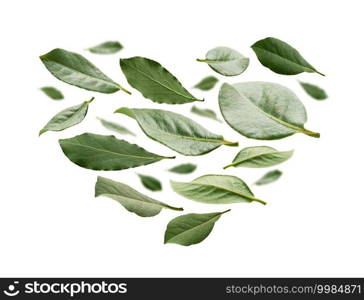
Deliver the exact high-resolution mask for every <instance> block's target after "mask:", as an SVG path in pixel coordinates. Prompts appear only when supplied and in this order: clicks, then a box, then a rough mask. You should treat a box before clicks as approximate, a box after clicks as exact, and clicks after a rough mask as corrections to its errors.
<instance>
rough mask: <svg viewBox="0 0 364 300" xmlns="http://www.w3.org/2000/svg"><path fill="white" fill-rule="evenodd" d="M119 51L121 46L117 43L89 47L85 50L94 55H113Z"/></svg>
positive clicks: (110, 42)
mask: <svg viewBox="0 0 364 300" xmlns="http://www.w3.org/2000/svg"><path fill="white" fill-rule="evenodd" d="M121 49H123V46H122V45H121V44H120V43H119V42H118V41H108V42H104V43H101V44H98V45H96V46H93V47H90V48H88V49H87V50H88V51H90V52H91V53H95V54H114V53H116V52H119V51H120V50H121Z"/></svg>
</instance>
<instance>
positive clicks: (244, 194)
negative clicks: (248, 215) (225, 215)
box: [171, 175, 266, 204]
mask: <svg viewBox="0 0 364 300" xmlns="http://www.w3.org/2000/svg"><path fill="white" fill-rule="evenodd" d="M171 185H172V188H173V190H174V191H175V192H176V193H178V194H180V195H181V196H183V197H186V198H187V199H190V200H194V201H197V202H203V203H208V204H230V203H240V202H253V201H256V202H259V203H262V204H266V203H265V202H264V201H262V200H260V199H257V198H255V197H254V195H253V193H252V191H251V190H250V189H249V187H248V186H247V184H246V183H245V182H244V181H243V180H241V179H240V178H238V177H236V176H230V175H204V176H201V177H198V178H196V179H195V180H193V181H191V182H177V181H171Z"/></svg>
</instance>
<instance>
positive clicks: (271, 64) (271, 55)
mask: <svg viewBox="0 0 364 300" xmlns="http://www.w3.org/2000/svg"><path fill="white" fill-rule="evenodd" d="M251 47H252V49H253V50H254V52H255V54H256V55H257V57H258V59H259V61H260V63H261V64H262V65H263V66H265V67H267V68H269V69H271V70H272V71H273V72H275V73H278V74H283V75H296V74H299V73H302V72H309V73H312V72H316V73H318V74H320V75H323V76H325V75H324V74H322V73H320V72H319V71H317V70H316V69H315V68H314V67H313V66H312V65H310V64H309V63H308V62H307V61H306V60H305V59H304V58H303V57H302V56H301V54H300V53H299V52H298V51H297V50H296V49H295V48H293V47H291V46H290V45H288V44H287V43H285V42H283V41H281V40H279V39H276V38H273V37H268V38H265V39H263V40H260V41H258V42H256V43H255V44H254V45H252V46H251Z"/></svg>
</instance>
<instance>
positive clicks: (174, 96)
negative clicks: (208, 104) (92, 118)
mask: <svg viewBox="0 0 364 300" xmlns="http://www.w3.org/2000/svg"><path fill="white" fill-rule="evenodd" d="M120 67H121V70H122V71H123V73H124V75H125V77H126V79H127V80H128V83H129V84H130V85H131V86H132V87H133V88H135V89H137V90H138V91H139V92H141V93H142V95H143V96H144V97H145V98H148V99H150V100H152V101H154V102H158V103H167V104H183V103H188V102H194V101H204V100H200V99H197V98H195V97H194V96H193V95H191V94H190V92H189V91H187V90H186V89H185V88H184V87H183V86H182V84H181V83H180V82H179V81H178V79H177V78H176V77H175V76H174V75H172V74H171V73H170V72H169V71H168V70H167V69H165V68H164V67H163V66H162V65H161V64H160V63H158V62H156V61H154V60H151V59H149V58H145V57H139V56H136V57H131V58H126V59H120Z"/></svg>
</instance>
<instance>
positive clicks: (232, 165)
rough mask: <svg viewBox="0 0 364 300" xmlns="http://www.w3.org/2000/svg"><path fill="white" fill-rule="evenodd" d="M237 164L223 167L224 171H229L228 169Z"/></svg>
mask: <svg viewBox="0 0 364 300" xmlns="http://www.w3.org/2000/svg"><path fill="white" fill-rule="evenodd" d="M234 165H235V164H229V165H226V166H225V167H223V169H224V170H225V169H227V168H230V167H233V166H234Z"/></svg>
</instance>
